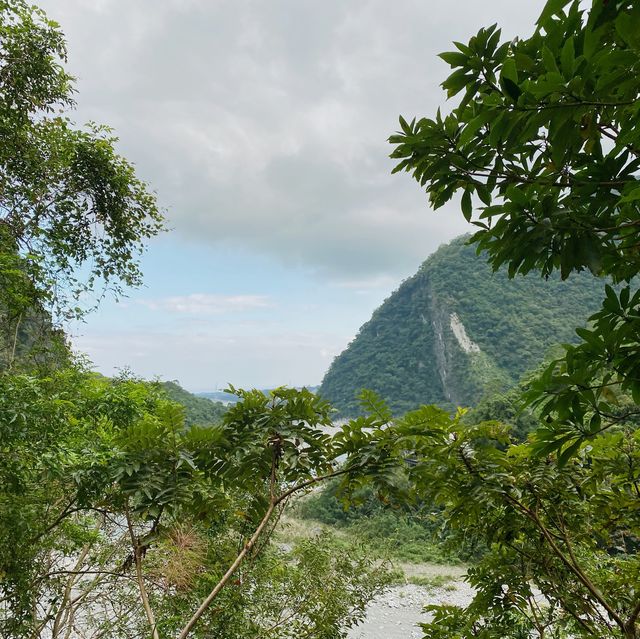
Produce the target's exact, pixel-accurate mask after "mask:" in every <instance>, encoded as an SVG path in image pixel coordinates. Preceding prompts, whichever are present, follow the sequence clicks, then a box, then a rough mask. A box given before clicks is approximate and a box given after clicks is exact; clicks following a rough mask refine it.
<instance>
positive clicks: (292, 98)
mask: <svg viewBox="0 0 640 639" xmlns="http://www.w3.org/2000/svg"><path fill="white" fill-rule="evenodd" d="M43 3H44V7H45V9H47V10H48V11H49V12H50V14H51V16H52V17H53V18H56V19H58V20H59V21H60V22H61V24H62V25H63V27H64V29H65V31H66V32H67V35H68V38H69V45H70V67H71V69H72V71H73V72H74V73H75V74H76V75H77V76H78V77H79V80H78V89H79V93H78V103H79V118H80V119H93V120H97V121H106V123H108V124H111V125H113V126H114V127H115V129H116V131H117V132H118V134H119V135H120V137H121V140H122V143H121V146H122V150H123V152H124V153H125V154H126V155H127V156H128V157H130V158H132V159H133V160H135V161H136V163H137V166H138V169H139V170H140V172H141V173H142V175H143V176H145V177H146V178H147V179H148V180H149V181H150V182H151V183H152V184H153V185H154V187H155V188H157V189H158V193H159V195H160V199H161V201H162V202H163V203H164V204H166V205H167V206H168V207H169V210H170V218H171V225H172V226H173V227H174V228H175V233H177V234H181V235H182V236H188V237H190V238H196V239H197V240H198V241H201V242H204V243H207V244H209V245H212V246H216V245H220V244H223V243H224V244H225V245H227V246H234V247H242V248H244V249H248V250H250V251H254V252H260V253H263V254H267V255H274V256H277V257H278V259H280V260H282V261H284V262H285V263H287V264H294V265H298V266H303V267H305V268H308V269H311V270H314V271H315V272H316V273H318V274H320V275H323V276H326V277H327V278H329V279H333V280H336V279H338V280H339V279H345V280H351V279H353V278H354V277H355V278H363V277H372V276H384V275H387V276H397V275H398V274H400V273H405V272H406V271H407V268H408V266H410V265H411V266H412V265H415V264H417V263H419V261H421V260H422V259H424V258H425V257H426V256H427V255H428V254H429V253H430V252H431V251H433V250H434V249H435V248H436V247H437V246H438V244H440V243H441V242H443V241H446V240H448V239H450V238H451V237H453V236H455V235H457V234H459V233H461V232H463V231H464V230H465V229H466V228H467V226H466V224H465V223H464V221H463V220H462V218H461V215H460V214H459V212H458V210H457V207H456V206H451V207H449V208H448V210H446V211H445V212H443V213H442V214H440V215H433V213H432V212H430V211H428V206H427V202H426V198H425V197H424V195H423V194H422V193H421V192H420V189H419V187H418V186H417V185H416V184H415V183H413V182H412V181H411V179H410V178H409V177H408V176H407V175H396V176H391V175H390V170H391V168H392V166H393V163H392V162H391V161H390V160H389V159H388V157H387V156H388V154H389V152H390V150H391V148H390V146H389V145H388V144H387V142H386V138H387V137H388V135H390V134H391V133H392V132H393V131H394V130H395V129H396V128H397V116H398V115H399V114H400V113H403V114H404V115H407V116H409V117H411V116H413V115H423V114H425V115H426V114H431V113H434V112H435V109H436V108H437V107H438V106H440V105H442V103H443V101H444V94H443V92H442V90H441V89H440V87H439V86H438V85H439V83H440V82H441V81H442V80H443V79H444V78H445V77H446V75H447V74H448V71H449V70H448V67H447V66H446V65H445V64H444V63H443V62H442V61H441V60H439V59H438V58H436V54H437V53H438V52H440V51H442V50H446V49H449V48H450V47H451V44H450V43H451V40H465V39H467V38H468V37H469V36H471V35H472V34H473V33H475V32H476V31H477V29H478V28H479V27H481V26H483V25H486V24H490V23H492V22H495V21H498V22H500V23H501V24H506V25H507V27H508V29H507V34H506V35H507V36H509V37H510V36H512V35H514V34H515V33H517V32H523V33H528V32H529V31H531V30H532V29H533V22H534V18H535V16H536V14H537V13H538V11H539V10H540V8H541V6H542V2H540V3H530V2H527V3H523V2H512V1H508V0H491V1H489V0H487V2H477V1H476V0H457V1H456V0H452V1H451V2H447V3H433V2H424V1H423V0H398V1H397V2H394V3H389V2H388V1H387V0H359V1H358V2H344V0H324V1H323V2H315V1H311V0H272V1H270V2H263V1H260V0H218V1H216V2H210V1H204V0H190V1H189V2H185V1H178V0H136V2H130V1H129V0H101V1H100V3H99V4H96V3H92V2H86V1H85V0H43ZM536 4H539V5H540V6H536Z"/></svg>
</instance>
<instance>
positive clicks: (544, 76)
mask: <svg viewBox="0 0 640 639" xmlns="http://www.w3.org/2000/svg"><path fill="white" fill-rule="evenodd" d="M500 38H501V35H500V31H499V29H497V27H496V26H495V25H494V26H493V27H489V28H486V29H481V30H480V31H479V32H478V33H477V35H476V36H474V37H473V38H471V39H470V40H469V42H468V43H466V44H464V43H455V46H456V49H457V50H456V51H452V52H447V53H443V54H442V55H441V57H442V58H443V60H445V61H446V62H447V63H448V64H450V65H451V67H452V68H453V69H454V71H453V73H452V74H451V75H450V76H449V78H448V79H447V80H446V81H445V82H444V83H443V87H444V89H445V90H446V91H447V94H448V96H449V97H454V96H462V97H461V98H459V102H458V103H457V105H456V106H455V107H454V108H453V109H452V111H451V112H450V113H449V114H447V115H442V114H441V113H440V112H438V113H437V114H436V116H435V117H434V118H421V119H418V120H412V121H411V122H408V121H407V120H405V119H403V118H401V120H400V125H401V129H402V130H401V132H399V133H398V134H397V135H394V136H392V137H391V142H392V143H393V144H394V145H395V150H394V152H393V154H392V156H393V157H395V158H397V159H398V160H399V163H398V165H397V167H396V170H397V171H401V170H406V171H409V172H411V173H412V175H413V177H414V178H415V179H416V180H417V181H418V182H419V183H420V185H421V186H423V187H424V188H425V189H426V191H427V193H428V196H429V200H430V202H431V204H432V205H433V206H434V207H435V208H438V207H441V206H443V205H444V204H445V203H446V202H448V201H449V200H451V199H452V198H453V197H454V196H455V195H458V196H460V198H461V200H460V201H461V208H462V213H463V215H464V216H465V218H466V219H467V220H468V221H470V222H471V223H472V224H473V225H474V226H475V227H476V229H477V230H476V233H475V234H474V235H473V237H472V238H471V242H472V243H475V244H476V245H477V247H478V249H479V250H485V251H486V253H487V255H488V259H489V261H490V262H491V264H492V265H493V266H494V268H499V267H504V268H506V269H507V271H508V273H509V275H510V276H512V277H515V276H517V275H519V274H526V273H529V272H531V271H534V272H538V273H539V274H541V275H542V276H544V277H545V278H546V277H549V276H551V275H552V274H553V273H554V272H556V271H557V272H559V273H560V276H561V277H562V278H563V279H564V278H567V277H569V276H572V274H575V273H576V272H579V271H583V270H589V271H591V273H592V274H594V275H595V276H608V277H610V278H611V279H612V280H613V281H614V282H616V283H618V284H620V286H619V288H617V289H614V288H612V287H610V286H606V287H605V286H604V283H603V297H604V301H603V303H602V306H601V309H600V310H599V311H598V312H596V313H595V315H593V316H592V317H591V318H590V324H589V325H588V326H587V327H586V328H583V329H579V330H578V331H577V333H578V336H579V338H580V342H579V343H578V344H577V345H575V346H567V347H566V348H565V353H564V355H563V356H562V357H560V358H559V359H557V360H556V361H554V362H553V363H552V364H551V365H550V366H549V367H548V368H547V370H546V371H544V373H542V374H541V375H540V376H539V377H538V378H537V379H536V380H534V381H533V382H532V383H531V387H530V389H529V391H528V392H527V393H526V395H525V400H526V402H527V403H528V404H529V405H531V406H533V407H534V409H535V412H536V414H538V415H540V416H541V418H542V422H541V423H542V425H541V426H539V427H538V428H537V429H536V431H535V432H534V434H533V435H532V436H531V440H530V442H529V443H527V444H523V445H519V446H513V445H510V443H509V441H508V439H507V438H506V434H505V432H504V429H503V427H501V426H499V425H498V424H491V423H488V424H484V425H480V426H468V425H463V424H462V423H460V422H457V421H454V422H452V423H450V424H449V425H448V426H446V427H445V428H442V424H445V423H446V422H447V420H448V418H447V417H446V416H445V415H441V416H440V417H438V416H437V414H436V413H434V412H431V413H430V412H429V409H425V410H426V412H423V413H422V414H421V415H419V414H416V415H415V416H413V417H410V418H408V421H407V422H406V423H405V426H404V427H403V428H404V429H405V432H406V434H407V437H408V439H407V441H406V447H407V448H408V449H409V450H420V447H421V446H424V448H422V454H421V455H418V462H417V464H416V466H415V468H414V469H413V470H412V476H413V478H414V482H415V487H416V490H417V491H418V494H419V495H423V496H424V495H429V496H430V497H431V498H433V499H435V500H437V501H439V502H441V503H443V504H444V505H445V509H446V515H445V516H446V517H447V518H448V520H449V521H450V523H451V525H452V526H455V525H458V526H460V530H461V531H464V534H465V535H479V536H484V537H485V538H486V540H487V541H488V542H491V543H492V546H491V551H490V552H489V553H488V554H487V555H486V557H485V559H483V561H482V562H481V563H480V565H479V566H478V567H477V568H475V569H474V570H473V571H471V573H470V579H471V581H472V583H473V584H474V585H475V586H476V587H477V588H478V595H477V597H476V599H475V600H474V603H473V604H472V605H471V606H470V607H469V609H468V610H466V611H461V610H457V609H454V608H451V607H444V608H441V609H439V610H436V611H435V615H436V616H435V620H434V622H433V623H432V624H430V625H428V626H427V627H426V629H427V631H428V635H429V636H430V637H443V638H444V637H528V636H531V634H532V633H533V635H534V636H538V637H544V636H585V637H586V636H588V637H592V636H603V637H625V638H631V637H637V636H638V635H639V633H640V627H639V624H638V616H639V614H640V599H639V597H640V582H639V580H638V554H637V549H638V548H637V544H638V539H639V538H640V530H639V529H638V519H637V513H638V503H639V502H638V499H639V498H640V489H639V487H638V470H637V465H638V434H637V418H638V416H639V415H640V409H639V408H638V402H639V400H640V374H639V372H640V340H639V338H638V335H639V334H640V332H639V329H640V324H639V319H638V318H639V317H640V293H638V292H637V291H635V292H634V281H635V280H634V279H633V278H635V276H637V274H638V271H639V269H640V260H639V258H638V255H639V253H638V245H639V244H640V242H639V240H640V238H639V235H638V229H639V228H640V175H639V169H640V127H638V122H639V119H638V115H639V114H640V81H639V77H640V75H639V74H638V70H639V69H640V5H639V4H638V3H637V2H632V1H631V0H613V1H608V0H593V1H592V3H591V7H590V9H589V10H585V7H584V4H583V3H579V2H571V1H568V0H548V2H547V3H546V4H545V7H544V9H543V11H542V14H541V16H540V18H539V20H538V23H537V28H536V31H535V32H534V34H533V35H532V36H531V37H529V38H523V39H516V40H514V41H511V42H501V40H500ZM412 423H413V424H414V425H416V426H418V427H417V428H416V429H415V431H412ZM438 424H440V426H438ZM424 428H427V430H428V431H429V432H428V433H426V439H425V431H424ZM534 587H535V588H537V589H538V590H539V592H536V591H535V590H534V589H533V588H534Z"/></svg>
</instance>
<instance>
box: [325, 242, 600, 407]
mask: <svg viewBox="0 0 640 639" xmlns="http://www.w3.org/2000/svg"><path fill="white" fill-rule="evenodd" d="M603 286H604V284H603V282H602V281H600V280H597V279H596V278H594V277H592V276H591V275H590V274H579V275H577V276H575V277H573V278H571V279H570V280H568V281H566V282H561V281H559V280H557V279H550V280H547V281H545V280H543V279H540V278H536V277H533V276H532V277H526V278H525V277H518V278H517V279H514V280H509V279H508V278H507V276H506V274H504V273H502V272H498V273H492V271H491V269H490V268H489V266H488V265H487V264H486V262H485V260H484V257H483V256H477V255H476V253H475V249H474V248H473V247H470V246H467V245H466V244H465V238H459V239H457V240H454V241H453V242H451V243H450V244H448V245H446V246H443V247H441V248H440V249H439V250H438V251H436V253H434V254H433V255H432V256H431V257H430V258H429V259H428V260H427V261H426V262H424V264H423V265H422V266H421V268H420V269H419V271H418V272H417V273H416V274H415V275H414V276H413V277H411V278H409V279H408V280H406V281H405V282H403V283H402V285H401V286H400V287H399V288H398V290H397V291H395V292H394V293H393V294H392V295H391V296H390V297H389V298H388V299H387V300H386V301H385V302H384V303H383V304H382V306H380V308H378V309H377V310H376V311H375V312H374V313H373V316H372V317H371V320H369V321H368V322H367V323H366V324H364V325H363V326H362V327H361V329H360V331H359V333H358V335H357V337H356V338H355V339H354V340H353V341H352V342H351V344H349V346H348V347H347V348H346V349H345V351H344V352H343V353H342V354H340V355H339V356H338V357H337V358H336V359H335V360H334V362H333V364H332V365H331V367H330V369H329V370H328V371H327V374H326V375H325V378H324V380H323V382H322V385H321V387H320V391H319V392H320V393H321V394H322V395H323V396H324V397H326V398H327V399H329V400H330V401H332V402H333V404H334V405H335V406H336V408H338V410H339V411H340V412H341V413H342V414H343V415H353V414H357V413H358V412H359V406H358V402H357V400H356V396H357V394H358V393H359V391H360V390H361V389H362V388H370V389H372V390H374V391H376V392H377V393H378V394H380V395H381V396H382V397H384V398H385V399H386V400H387V401H388V402H389V403H390V405H391V406H392V407H393V408H394V410H395V411H396V412H403V411H406V410H410V409H412V408H415V407H416V406H419V405H420V404H423V403H436V404H440V405H443V406H453V405H471V404H473V403H475V402H476V401H477V400H478V399H479V398H480V397H481V396H482V395H483V394H484V393H485V392H488V391H494V390H498V389H500V388H506V387H508V386H510V385H511V384H513V383H515V382H516V381H517V380H518V378H519V377H520V375H522V374H523V373H524V372H525V371H527V370H528V369H530V368H532V367H533V366H535V365H536V364H537V363H538V362H539V361H540V360H541V359H542V358H543V357H544V355H545V353H546V352H547V350H548V349H549V347H550V346H552V345H554V344H556V343H558V342H569V341H573V340H574V338H575V333H574V329H575V327H576V326H580V325H584V323H585V320H586V318H587V317H588V316H589V315H590V314H591V313H592V312H594V311H595V310H596V309H597V308H598V306H599V302H600V299H601V296H602V294H603V292H602V291H603Z"/></svg>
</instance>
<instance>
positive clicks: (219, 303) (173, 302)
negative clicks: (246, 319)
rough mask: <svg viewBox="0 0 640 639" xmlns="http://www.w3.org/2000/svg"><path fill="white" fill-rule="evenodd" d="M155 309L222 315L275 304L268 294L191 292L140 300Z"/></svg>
mask: <svg viewBox="0 0 640 639" xmlns="http://www.w3.org/2000/svg"><path fill="white" fill-rule="evenodd" d="M138 303H139V304H142V305H143V306H146V307H147V308H150V309H151V310H153V311H168V312H170V313H183V314H187V315H199V316H200V315H222V314H224V313H240V312H247V311H254V310H259V309H264V308H268V307H272V306H273V302H272V301H271V300H270V298H269V297H267V296H266V295H210V294H207V293H191V294H190V295H180V296H174V297H164V298H161V299H148V300H144V299H141V300H138Z"/></svg>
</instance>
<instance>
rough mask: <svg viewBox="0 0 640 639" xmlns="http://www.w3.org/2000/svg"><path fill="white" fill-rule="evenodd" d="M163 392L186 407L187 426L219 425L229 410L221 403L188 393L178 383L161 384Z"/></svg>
mask: <svg viewBox="0 0 640 639" xmlns="http://www.w3.org/2000/svg"><path fill="white" fill-rule="evenodd" d="M160 386H161V388H162V390H163V391H164V392H165V393H166V395H167V397H168V398H169V399H170V400H171V401H172V402H176V403H177V404H180V405H181V406H183V407H184V409H185V413H184V423H185V426H195V425H198V426H206V425H209V424H219V423H220V422H221V421H222V417H223V415H224V414H225V412H226V410H227V408H226V406H225V405H224V404H222V403H221V402H214V401H212V400H210V399H206V398H204V397H198V396H197V395H193V394H192V393H189V392H188V391H186V390H185V389H184V388H182V386H180V384H178V382H160Z"/></svg>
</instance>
